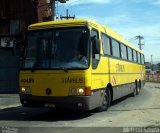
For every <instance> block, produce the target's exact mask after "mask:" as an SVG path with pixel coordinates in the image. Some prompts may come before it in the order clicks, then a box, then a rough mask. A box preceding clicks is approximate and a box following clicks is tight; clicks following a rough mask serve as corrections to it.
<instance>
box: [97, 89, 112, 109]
mask: <svg viewBox="0 0 160 133" xmlns="http://www.w3.org/2000/svg"><path fill="white" fill-rule="evenodd" d="M110 103H111V93H110V90H109V89H106V91H105V94H104V97H103V101H102V104H101V106H99V107H98V111H100V112H102V111H106V110H107V109H108V107H109V106H110Z"/></svg>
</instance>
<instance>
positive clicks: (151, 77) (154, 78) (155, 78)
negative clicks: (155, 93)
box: [146, 74, 160, 83]
mask: <svg viewBox="0 0 160 133" xmlns="http://www.w3.org/2000/svg"><path fill="white" fill-rule="evenodd" d="M146 81H148V82H157V83H160V74H146Z"/></svg>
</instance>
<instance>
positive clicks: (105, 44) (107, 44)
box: [102, 33, 111, 55]
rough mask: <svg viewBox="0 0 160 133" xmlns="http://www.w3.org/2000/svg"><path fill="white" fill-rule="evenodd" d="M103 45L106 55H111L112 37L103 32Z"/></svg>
mask: <svg viewBox="0 0 160 133" xmlns="http://www.w3.org/2000/svg"><path fill="white" fill-rule="evenodd" d="M102 47H103V51H104V55H110V54H111V51H110V38H109V37H107V35H105V34H103V33H102Z"/></svg>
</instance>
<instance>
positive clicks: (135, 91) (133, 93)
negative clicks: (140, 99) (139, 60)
mask: <svg viewBox="0 0 160 133" xmlns="http://www.w3.org/2000/svg"><path fill="white" fill-rule="evenodd" d="M136 94H137V85H136V83H135V87H134V91H133V92H132V93H131V96H132V97H135V96H136Z"/></svg>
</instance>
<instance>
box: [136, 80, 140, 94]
mask: <svg viewBox="0 0 160 133" xmlns="http://www.w3.org/2000/svg"><path fill="white" fill-rule="evenodd" d="M139 93H140V84H139V82H138V83H136V95H139Z"/></svg>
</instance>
